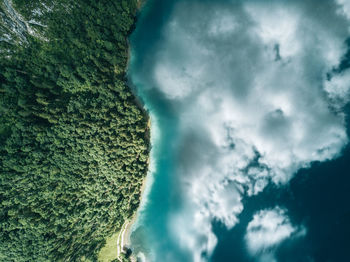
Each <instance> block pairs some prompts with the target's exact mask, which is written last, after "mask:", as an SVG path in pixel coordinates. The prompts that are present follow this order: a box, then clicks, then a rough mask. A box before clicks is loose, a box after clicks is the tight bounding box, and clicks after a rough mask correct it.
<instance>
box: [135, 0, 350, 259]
mask: <svg viewBox="0 0 350 262" xmlns="http://www.w3.org/2000/svg"><path fill="white" fill-rule="evenodd" d="M324 3H327V6H326V5H325V4H323V3H318V2H317V3H316V2H313V1H308V2H307V1H301V0H300V1H284V2H283V3H281V2H280V1H268V2H265V1H264V3H260V4H258V3H257V2H256V1H244V2H240V1H231V2H229V1H227V2H226V3H225V4H223V3H221V2H220V1H219V2H217V3H216V2H215V3H214V2H210V3H209V2H207V1H204V2H199V1H178V2H177V3H176V4H175V6H174V10H173V12H172V14H171V15H170V18H169V22H168V23H166V24H165V26H164V28H163V31H162V39H161V40H160V42H159V46H158V51H157V52H156V53H155V54H154V56H153V57H152V60H150V61H147V62H149V68H148V70H146V71H145V72H144V71H143V72H142V73H145V76H139V77H140V78H141V79H145V81H148V83H147V85H148V86H149V87H150V88H154V87H155V88H157V89H158V90H159V91H161V92H162V93H163V94H164V95H165V97H166V98H167V99H168V102H169V104H171V105H172V106H173V107H174V108H175V109H174V110H175V112H176V118H177V119H178V121H179V126H180V131H179V135H180V137H179V143H178V148H177V149H176V150H177V155H178V159H177V160H176V163H175V166H176V178H175V179H174V180H175V181H174V183H176V184H177V185H179V187H180V188H181V193H182V194H183V199H184V201H185V202H184V203H183V204H182V208H181V209H177V210H176V212H175V211H174V212H173V214H172V217H171V218H170V220H169V228H170V231H171V232H172V236H173V238H174V239H176V240H178V241H179V243H181V244H180V245H181V247H182V248H183V249H185V250H187V251H188V252H191V253H192V254H193V259H192V260H194V261H202V260H206V258H205V256H203V255H202V254H203V252H204V253H207V255H210V254H211V252H212V251H213V249H214V247H215V245H216V238H215V236H214V235H213V232H212V228H211V222H212V221H213V220H219V221H221V222H222V223H224V224H225V225H226V226H227V227H228V228H232V227H233V226H234V225H235V224H236V223H238V215H239V214H240V213H241V212H242V210H243V208H244V206H243V204H242V201H241V200H242V197H243V196H244V195H254V194H258V193H259V192H261V191H262V190H263V189H264V188H265V186H266V185H267V184H268V183H269V181H272V182H274V183H276V184H283V183H287V182H288V181H289V180H290V179H291V177H292V176H293V174H294V173H295V172H297V171H298V170H299V169H300V168H303V167H308V166H309V165H310V163H311V162H313V161H325V160H329V159H332V158H335V157H337V156H338V155H339V154H340V152H341V149H342V148H343V147H344V146H345V145H346V144H347V142H348V138H347V135H346V129H345V124H344V116H343V114H335V113H334V112H333V111H332V110H331V109H330V108H331V107H336V106H338V105H339V101H338V100H337V99H332V98H334V97H338V96H341V95H342V94H344V93H348V91H349V88H348V86H347V85H346V83H347V82H348V79H349V78H350V77H349V76H348V73H344V74H338V75H334V76H333V77H332V79H331V80H330V81H328V80H326V77H325V76H326V74H327V72H330V71H331V70H332V68H334V67H336V66H338V64H339V62H340V59H341V57H342V55H344V52H345V45H344V40H345V39H346V37H347V36H348V31H347V26H348V24H347V22H346V20H345V19H344V17H341V16H339V12H337V10H338V9H337V7H336V5H335V3H334V2H332V1H324ZM315 4H317V5H318V6H319V7H320V8H319V12H318V13H317V14H315V12H314V8H313V6H314V5H315ZM329 6H331V7H332V8H328V7H329ZM220 14H222V16H221V15H220ZM324 17H327V22H324ZM149 76H151V80H149V79H150V78H149ZM253 164H254V165H253ZM188 221H191V222H190V223H189V222H188ZM269 221H270V222H269ZM269 223H271V224H269ZM255 224H262V226H263V229H264V230H263V231H261V230H260V231H256V232H255V231H254V230H251V231H249V232H248V233H247V239H250V238H251V237H250V235H254V236H257V237H256V238H254V239H255V240H251V241H250V240H248V242H249V243H250V244H248V246H249V249H250V250H251V251H254V250H260V249H264V248H266V247H268V246H273V245H276V244H278V243H279V242H280V241H282V240H283V239H286V238H287V237H289V236H290V235H291V234H293V232H294V233H295V231H296V229H295V228H294V227H293V226H292V225H291V224H290V222H289V220H288V219H287V218H286V217H285V214H284V211H282V210H280V209H275V210H270V211H262V212H261V213H258V214H257V215H256V217H254V219H253V221H252V222H251V224H250V227H249V226H248V228H250V229H252V228H254V225H255ZM257 232H258V233H257ZM256 234H258V235H256ZM270 235H271V237H270ZM267 237H268V239H267V240H266V239H265V238H267ZM263 239H264V241H263ZM160 252H162V251H160Z"/></svg>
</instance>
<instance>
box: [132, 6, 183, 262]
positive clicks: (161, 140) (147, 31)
mask: <svg viewBox="0 0 350 262" xmlns="http://www.w3.org/2000/svg"><path fill="white" fill-rule="evenodd" d="M169 8H170V6H169V3H167V1H153V0H149V1H147V5H146V7H145V8H143V9H142V14H141V16H140V17H139V21H138V23H137V28H136V30H135V32H134V33H133V35H132V37H131V54H132V56H131V61H130V66H129V78H130V81H131V84H132V86H134V87H135V90H136V93H137V94H138V96H139V97H140V98H141V100H142V101H143V103H144V104H145V108H146V109H147V111H148V113H149V115H150V117H151V144H152V149H151V161H150V162H151V164H150V171H149V174H148V178H147V186H146V189H145V194H144V198H143V202H142V205H141V208H140V211H139V214H138V220H137V221H136V224H135V226H134V229H136V230H135V231H134V232H133V233H132V234H131V237H130V239H131V242H132V246H133V249H134V252H135V253H136V254H137V253H139V252H142V253H145V254H146V255H147V257H148V258H151V259H152V260H154V261H164V260H162V258H161V257H158V256H157V254H162V253H163V252H162V250H172V253H173V254H176V257H177V259H178V261H187V259H186V258H185V256H184V255H183V254H182V252H181V251H180V249H178V248H177V246H178V245H177V243H173V240H171V239H170V238H168V236H170V233H169V232H168V230H169V228H168V227H167V221H168V220H169V216H171V213H172V212H173V211H174V210H176V209H177V208H178V205H180V199H181V197H180V193H179V192H178V189H177V187H176V177H174V175H175V173H174V170H175V168H174V159H175V156H174V154H175V152H176V149H175V147H176V144H177V136H178V134H179V131H178V120H177V118H176V113H175V111H176V108H174V107H173V106H172V104H171V103H169V101H168V100H167V99H166V98H165V97H164V96H163V95H162V94H161V93H160V92H159V91H157V89H155V88H153V87H152V86H147V84H148V82H147V79H145V72H144V70H145V68H146V69H147V70H149V69H148V65H147V61H148V60H149V59H152V55H153V53H154V51H155V50H156V48H157V40H158V38H159V32H160V27H161V25H162V21H163V19H165V18H164V17H160V16H159V14H164V13H167V12H168V9H169Z"/></svg>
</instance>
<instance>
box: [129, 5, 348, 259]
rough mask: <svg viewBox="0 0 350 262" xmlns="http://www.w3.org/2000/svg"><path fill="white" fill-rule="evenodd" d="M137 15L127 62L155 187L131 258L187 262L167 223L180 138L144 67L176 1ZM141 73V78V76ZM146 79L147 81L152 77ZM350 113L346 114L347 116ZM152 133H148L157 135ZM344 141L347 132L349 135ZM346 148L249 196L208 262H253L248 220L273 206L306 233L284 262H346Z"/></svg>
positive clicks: (284, 253) (290, 245) (177, 196)
mask: <svg viewBox="0 0 350 262" xmlns="http://www.w3.org/2000/svg"><path fill="white" fill-rule="evenodd" d="M147 1H148V2H147V5H146V6H145V8H143V9H142V13H141V15H140V16H139V21H138V23H137V28H136V31H135V32H134V33H133V35H132V37H131V47H132V59H131V64H130V69H129V77H130V79H131V82H132V83H133V85H134V86H135V88H136V92H137V94H138V95H139V96H140V98H141V100H142V101H143V102H144V104H145V107H146V108H147V110H148V111H149V113H150V115H151V117H152V128H153V129H154V130H156V132H157V133H156V134H155V133H153V140H152V142H153V145H152V146H153V148H152V157H153V158H154V159H153V160H154V161H155V162H154V168H155V169H156V171H155V172H154V173H153V175H152V176H153V179H154V182H153V184H152V186H151V189H150V192H149V194H148V195H147V204H146V205H145V206H146V208H145V209H143V210H141V213H140V214H139V221H138V225H139V226H140V227H139V228H137V229H136V230H135V232H134V233H133V234H132V235H131V240H132V244H133V249H134V251H135V252H136V253H137V252H138V251H140V250H142V251H143V252H144V251H145V250H146V252H153V253H154V254H153V255H154V256H153V259H154V261H156V262H158V261H167V259H166V258H164V257H159V256H158V253H160V251H162V252H163V251H164V250H171V252H172V253H175V254H177V255H176V257H177V260H178V261H181V262H186V261H191V260H190V258H189V257H190V256H189V255H188V254H187V253H186V252H184V251H183V250H181V249H180V248H179V243H177V242H174V240H173V239H171V238H170V237H169V234H170V232H169V229H168V227H167V225H168V224H167V223H168V220H169V217H170V216H171V215H172V213H173V212H174V211H176V210H177V209H178V208H180V207H181V205H182V201H181V197H182V196H181V192H180V189H179V188H177V177H176V176H175V173H174V165H175V162H174V158H175V155H174V152H175V148H176V142H177V139H178V132H179V126H178V119H177V118H176V110H177V108H176V107H175V106H174V105H173V104H172V103H171V102H170V101H169V100H168V99H166V98H165V97H164V95H163V94H162V93H160V92H159V91H157V90H156V89H154V88H152V87H149V86H146V85H147V78H145V71H148V66H150V63H149V62H150V61H152V59H154V58H153V55H154V53H155V52H156V50H157V48H158V42H159V39H160V38H161V31H162V27H163V26H164V24H165V23H166V22H167V21H168V20H167V19H168V18H169V15H170V13H171V11H172V8H173V5H174V2H176V1H171V0H147ZM146 75H147V74H146ZM150 77H151V76H150ZM348 111H349V110H348ZM347 126H348V133H349V129H350V128H349V124H347ZM154 130H153V132H155V131H154ZM348 135H349V136H350V134H348ZM349 201H350V147H349V146H348V147H347V148H345V149H344V152H343V155H342V156H341V157H340V158H338V159H335V160H332V161H328V162H323V163H313V164H312V166H311V168H307V169H302V170H300V171H299V172H298V173H297V174H296V175H295V176H294V178H293V179H292V180H291V181H290V183H289V184H287V185H285V186H283V187H281V186H278V187H277V186H275V185H273V184H271V185H269V186H267V188H265V190H264V191H263V192H262V193H260V194H258V195H256V196H253V197H249V198H248V197H245V198H244V199H243V203H244V210H243V212H242V213H241V214H240V215H239V221H240V222H239V223H238V224H237V225H236V226H235V227H234V228H233V229H231V230H227V229H226V228H225V227H224V226H223V225H222V224H221V223H220V222H215V221H213V228H214V233H215V235H216V237H217V238H218V244H217V246H216V248H215V250H214V252H213V255H212V256H211V258H210V259H209V260H210V261H213V262H227V261H236V262H241V261H242V262H245V261H251V262H253V261H256V260H255V259H254V258H251V256H248V254H247V252H246V248H245V244H244V241H243V237H244V234H245V230H246V227H247V224H248V223H249V221H251V219H252V216H253V214H254V213H255V212H256V211H258V210H261V209H265V208H273V207H275V206H276V205H278V206H280V207H284V208H286V210H288V215H289V218H290V220H291V222H292V223H293V224H303V225H305V227H306V228H307V234H306V236H305V237H303V238H297V239H295V240H293V241H288V242H284V243H282V244H281V245H280V246H279V247H278V248H277V252H276V258H277V260H278V261H283V262H304V261H305V262H312V261H316V262H323V261H325V262H338V261H339V262H342V261H344V262H346V261H350V258H349V249H350V240H349V236H350V203H349Z"/></svg>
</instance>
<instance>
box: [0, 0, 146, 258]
mask: <svg viewBox="0 0 350 262" xmlns="http://www.w3.org/2000/svg"><path fill="white" fill-rule="evenodd" d="M137 4H138V3H137V0H128V1H126V0H112V1H111V0H99V1H94V0H91V1H89V0H74V1H73V0H32V1H27V0H12V1H11V0H0V205H1V208H0V261H16V262H20V261H38V262H40V261H96V259H97V253H98V251H99V250H100V249H101V247H102V246H103V245H104V242H105V239H106V237H107V236H110V235H111V234H112V233H114V232H116V231H118V230H119V229H120V227H121V226H122V224H123V223H124V221H125V220H126V219H127V218H129V217H131V216H132V215H133V214H134V212H135V210H136V208H137V207H138V205H139V200H140V188H141V185H142V181H143V178H144V176H145V174H146V171H147V162H148V152H149V138H148V125H147V122H148V119H147V115H146V114H145V112H144V111H143V109H142V108H141V107H140V106H139V104H138V103H137V101H136V100H135V97H134V95H133V94H132V93H131V91H130V88H128V86H127V85H126V76H125V70H126V66H127V60H128V42H127V36H128V35H129V34H130V32H131V31H132V28H133V25H134V22H135V21H134V19H135V14H136V10H137Z"/></svg>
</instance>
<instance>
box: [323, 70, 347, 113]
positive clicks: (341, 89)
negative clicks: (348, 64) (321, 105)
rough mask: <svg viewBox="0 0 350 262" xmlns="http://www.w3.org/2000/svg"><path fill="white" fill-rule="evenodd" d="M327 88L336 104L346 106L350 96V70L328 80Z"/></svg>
mask: <svg viewBox="0 0 350 262" xmlns="http://www.w3.org/2000/svg"><path fill="white" fill-rule="evenodd" d="M325 90H326V92H327V93H328V96H329V98H330V99H332V100H334V101H335V102H336V103H335V105H336V106H340V107H341V106H344V105H345V104H346V103H347V102H349V98H350V70H347V71H345V72H342V73H340V74H337V75H335V76H333V77H332V78H331V79H330V80H326V83H325ZM338 109H339V108H338Z"/></svg>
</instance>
